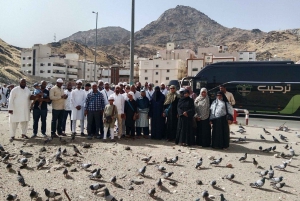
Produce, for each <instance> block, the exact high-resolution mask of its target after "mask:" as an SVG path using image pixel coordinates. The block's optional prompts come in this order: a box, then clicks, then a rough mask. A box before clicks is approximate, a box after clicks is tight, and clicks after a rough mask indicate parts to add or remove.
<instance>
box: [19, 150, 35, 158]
mask: <svg viewBox="0 0 300 201" xmlns="http://www.w3.org/2000/svg"><path fill="white" fill-rule="evenodd" d="M20 155H23V156H25V157H31V156H32V155H33V154H32V153H29V152H25V151H23V150H20Z"/></svg>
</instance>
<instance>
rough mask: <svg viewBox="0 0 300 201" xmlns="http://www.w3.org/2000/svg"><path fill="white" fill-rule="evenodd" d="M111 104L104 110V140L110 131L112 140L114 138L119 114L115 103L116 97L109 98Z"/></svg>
mask: <svg viewBox="0 0 300 201" xmlns="http://www.w3.org/2000/svg"><path fill="white" fill-rule="evenodd" d="M108 101H109V104H107V105H106V106H105V108H104V112H103V123H104V136H103V140H106V136H107V134H108V131H110V136H111V140H114V137H115V135H114V127H115V121H116V117H117V116H118V109H117V107H116V106H115V105H114V97H112V96H110V97H109V98H108Z"/></svg>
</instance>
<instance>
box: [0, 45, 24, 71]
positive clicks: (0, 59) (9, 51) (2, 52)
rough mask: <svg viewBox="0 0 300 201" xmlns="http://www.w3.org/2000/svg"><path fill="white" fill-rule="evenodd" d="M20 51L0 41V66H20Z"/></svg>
mask: <svg viewBox="0 0 300 201" xmlns="http://www.w3.org/2000/svg"><path fill="white" fill-rule="evenodd" d="M20 57H21V55H20V49H19V48H17V47H14V46H12V45H9V44H7V43H6V42H5V41H3V40H2V39H0V66H20Z"/></svg>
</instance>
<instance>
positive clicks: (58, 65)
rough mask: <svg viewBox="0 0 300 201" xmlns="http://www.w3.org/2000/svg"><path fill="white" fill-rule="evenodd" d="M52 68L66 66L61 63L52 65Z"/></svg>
mask: <svg viewBox="0 0 300 201" xmlns="http://www.w3.org/2000/svg"><path fill="white" fill-rule="evenodd" d="M53 66H56V67H64V68H65V67H66V65H65V64H63V63H53Z"/></svg>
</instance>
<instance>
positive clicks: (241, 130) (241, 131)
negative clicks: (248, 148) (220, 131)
mask: <svg viewBox="0 0 300 201" xmlns="http://www.w3.org/2000/svg"><path fill="white" fill-rule="evenodd" d="M236 132H238V133H240V134H243V133H246V131H245V130H244V129H242V128H240V129H239V130H238V131H236Z"/></svg>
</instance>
